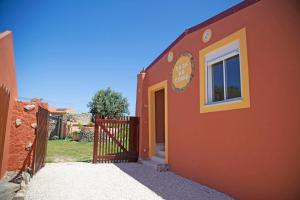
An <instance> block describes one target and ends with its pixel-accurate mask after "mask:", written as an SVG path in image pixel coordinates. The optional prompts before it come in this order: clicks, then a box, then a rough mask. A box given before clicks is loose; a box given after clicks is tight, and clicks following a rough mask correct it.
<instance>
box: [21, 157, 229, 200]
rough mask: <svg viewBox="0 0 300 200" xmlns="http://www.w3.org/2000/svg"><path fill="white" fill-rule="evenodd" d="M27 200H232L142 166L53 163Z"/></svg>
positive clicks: (36, 179)
mask: <svg viewBox="0 0 300 200" xmlns="http://www.w3.org/2000/svg"><path fill="white" fill-rule="evenodd" d="M25 199H27V200H44V199H45V200H54V199H55V200H58V199H64V200H68V199H70V200H79V199H83V200H85V199H87V200H94V199H105V200H127V199H137V200H143V199H167V200H184V199H187V200H189V199H197V200H202V199H203V200H206V199H209V200H214V199H218V200H219V199H220V200H221V199H222V200H223V199H231V198H230V197H228V196H226V195H225V194H223V193H220V192H217V191H216V190H213V189H210V188H208V187H206V186H202V185H200V184H198V183H195V182H193V181H190V180H188V179H185V178H182V177H180V176H177V175H175V174H174V173H172V172H162V173H159V172H156V171H155V170H153V169H151V168H149V167H147V166H144V165H141V164H139V163H121V164H91V163H80V162H77V163H51V164H47V165H46V166H45V167H44V168H43V169H41V170H40V171H39V172H38V173H37V174H36V176H34V177H33V179H32V180H31V182H30V183H29V186H28V191H27V194H26V198H25Z"/></svg>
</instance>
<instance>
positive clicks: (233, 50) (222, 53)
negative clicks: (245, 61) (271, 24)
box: [205, 40, 242, 105]
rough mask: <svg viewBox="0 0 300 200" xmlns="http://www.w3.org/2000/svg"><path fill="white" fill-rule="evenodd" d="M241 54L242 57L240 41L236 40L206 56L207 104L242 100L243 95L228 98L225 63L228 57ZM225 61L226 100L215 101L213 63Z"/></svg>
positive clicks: (224, 66)
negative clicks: (213, 95)
mask: <svg viewBox="0 0 300 200" xmlns="http://www.w3.org/2000/svg"><path fill="white" fill-rule="evenodd" d="M236 55H239V59H241V58H240V41H239V40H238V41H235V42H233V43H230V44H228V45H226V46H224V47H222V48H220V49H218V50H217V51H214V52H212V53H209V54H207V55H206V56H205V65H206V66H205V69H206V74H205V75H206V78H205V81H206V105H213V104H222V103H228V102H233V101H241V100H242V97H237V98H231V99H227V97H226V95H227V91H226V90H227V85H226V65H225V64H224V61H225V60H226V59H228V58H231V57H233V56H236ZM220 61H222V62H223V81H224V83H223V84H224V100H222V101H215V102H214V101H213V98H212V94H213V88H212V70H211V69H212V65H213V64H216V63H218V62H220ZM241 68H242V67H241V60H240V83H241V95H242V80H241V79H242V76H241V73H242V72H241Z"/></svg>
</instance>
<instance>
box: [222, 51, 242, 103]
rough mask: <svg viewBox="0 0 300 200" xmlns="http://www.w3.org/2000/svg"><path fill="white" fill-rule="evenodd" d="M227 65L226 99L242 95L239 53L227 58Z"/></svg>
mask: <svg viewBox="0 0 300 200" xmlns="http://www.w3.org/2000/svg"><path fill="white" fill-rule="evenodd" d="M225 65H226V99H232V98H237V97H241V79H240V60H239V55H236V56H233V57H231V58H228V59H226V60H225Z"/></svg>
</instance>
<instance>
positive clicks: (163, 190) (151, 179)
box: [115, 163, 232, 200]
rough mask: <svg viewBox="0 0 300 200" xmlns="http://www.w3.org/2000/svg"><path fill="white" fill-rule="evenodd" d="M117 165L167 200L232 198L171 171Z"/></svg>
mask: <svg viewBox="0 0 300 200" xmlns="http://www.w3.org/2000/svg"><path fill="white" fill-rule="evenodd" d="M115 165H116V166H117V167H118V168H119V169H120V170H122V171H123V172H125V173H127V174H128V175H130V176H131V177H132V178H134V179H135V180H137V181H138V182H140V183H141V184H143V185H144V186H146V187H147V188H149V189H150V190H152V191H153V192H155V193H156V194H157V195H159V196H161V197H162V198H163V199H166V200H182V199H185V200H194V199H195V200H196V199H197V200H199V199H200V200H202V199H203V200H206V199H210V200H213V199H232V198H231V197H229V196H227V195H225V194H223V193H220V192H218V191H216V190H213V189H211V188H208V187H206V186H203V185H200V184H198V183H196V182H193V181H191V180H188V179H185V178H183V177H181V176H177V175H176V174H174V173H172V172H170V171H168V172H156V171H155V170H153V169H151V168H149V167H147V166H144V165H141V164H138V165H136V164H135V165H132V164H130V163H119V164H115Z"/></svg>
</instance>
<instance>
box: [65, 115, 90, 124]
mask: <svg viewBox="0 0 300 200" xmlns="http://www.w3.org/2000/svg"><path fill="white" fill-rule="evenodd" d="M63 120H64V121H70V122H74V123H80V124H81V125H89V124H90V122H91V121H92V113H79V114H66V115H65V116H64V119H63Z"/></svg>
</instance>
